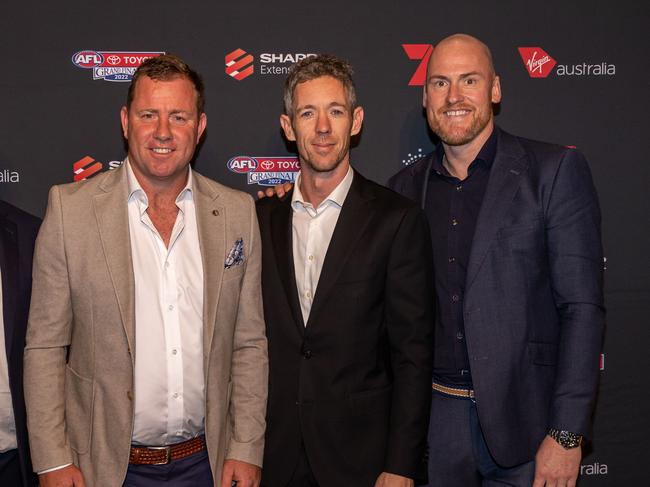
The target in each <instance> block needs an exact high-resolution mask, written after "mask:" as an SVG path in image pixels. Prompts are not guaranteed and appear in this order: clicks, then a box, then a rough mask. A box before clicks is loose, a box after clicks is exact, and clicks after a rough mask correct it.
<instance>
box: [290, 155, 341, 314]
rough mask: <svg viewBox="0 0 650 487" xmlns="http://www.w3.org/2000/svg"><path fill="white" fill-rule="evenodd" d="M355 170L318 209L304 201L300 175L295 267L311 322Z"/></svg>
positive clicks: (296, 193) (295, 209) (295, 212)
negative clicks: (330, 247)
mask: <svg viewBox="0 0 650 487" xmlns="http://www.w3.org/2000/svg"><path fill="white" fill-rule="evenodd" d="M353 177H354V171H353V170H352V168H351V167H350V168H348V172H347V174H346V175H345V177H344V178H343V180H342V181H341V182H340V183H339V184H338V185H337V186H336V188H334V191H332V192H331V193H330V195H329V196H328V197H327V198H325V199H324V200H323V201H322V202H321V204H320V205H318V208H314V206H313V205H312V204H311V203H308V202H306V201H305V200H304V198H303V196H302V193H301V192H300V181H301V178H302V174H298V178H297V180H296V184H295V186H294V190H293V195H292V197H291V208H292V209H293V219H292V225H291V226H292V232H293V268H294V271H295V273H296V286H297V288H298V297H299V299H300V309H301V311H302V319H303V322H304V324H305V326H306V325H307V321H308V319H309V313H310V311H311V305H312V303H313V301H314V294H315V293H316V287H317V286H318V280H319V279H320V273H321V271H322V270H323V261H324V260H325V254H326V253H327V248H328V247H329V244H330V240H331V239H332V234H333V233H334V228H335V227H336V222H337V221H338V219H339V215H340V214H341V208H342V207H343V202H344V201H345V198H346V197H347V195H348V192H349V191H350V186H351V185H352V178H353Z"/></svg>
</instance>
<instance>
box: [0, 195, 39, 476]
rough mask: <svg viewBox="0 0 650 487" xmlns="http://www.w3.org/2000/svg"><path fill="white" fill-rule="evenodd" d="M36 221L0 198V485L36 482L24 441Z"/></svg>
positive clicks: (36, 231) (25, 435)
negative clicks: (25, 365)
mask: <svg viewBox="0 0 650 487" xmlns="http://www.w3.org/2000/svg"><path fill="white" fill-rule="evenodd" d="M39 225H40V220H39V219H38V218H36V217H33V216H31V215H29V214H28V213H25V212H24V211H22V210H19V209H18V208H16V207H15V206H12V205H10V204H8V203H6V202H4V201H2V200H0V275H1V278H2V301H0V304H1V306H2V314H1V315H0V317H1V321H0V343H3V344H4V347H2V346H0V349H2V350H4V353H2V355H0V485H3V486H5V485H6V486H12V487H20V486H24V487H28V486H32V485H36V477H35V475H34V473H33V472H32V462H31V460H30V454H29V444H28V442H27V425H26V420H25V400H24V397H23V349H24V348H25V330H26V328H27V314H28V312H29V298H30V295H31V290H32V256H33V254H34V241H35V240H36V234H37V233H38V228H39Z"/></svg>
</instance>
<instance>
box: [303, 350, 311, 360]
mask: <svg viewBox="0 0 650 487" xmlns="http://www.w3.org/2000/svg"><path fill="white" fill-rule="evenodd" d="M302 356H303V357H305V358H306V359H307V360H309V359H310V358H311V350H305V353H303V354H302Z"/></svg>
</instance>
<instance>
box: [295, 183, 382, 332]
mask: <svg viewBox="0 0 650 487" xmlns="http://www.w3.org/2000/svg"><path fill="white" fill-rule="evenodd" d="M367 189H368V186H367V181H366V179H365V178H364V177H363V176H361V174H359V173H358V172H356V171H355V172H354V179H353V180H352V185H351V186H350V191H349V192H348V195H347V197H346V198H345V201H344V203H343V208H341V214H340V215H339V219H338V221H337V222H336V227H335V228H334V233H333V234H332V239H331V240H330V244H329V247H328V248H327V253H326V254H325V260H324V262H323V269H322V271H321V274H320V278H319V280H318V286H317V287H316V294H315V295H314V302H313V303H312V307H311V311H310V313H309V320H308V322H307V328H309V323H310V322H311V321H313V317H314V316H315V315H316V314H317V313H318V312H319V310H320V307H321V306H322V305H323V303H324V302H325V301H326V299H327V296H328V294H329V293H330V291H331V290H332V286H333V285H334V283H336V281H337V280H338V278H339V275H340V274H341V272H342V271H343V269H344V268H345V266H346V262H347V260H348V257H349V256H350V254H351V253H352V251H353V250H354V248H355V247H356V245H357V242H358V241H359V239H360V238H361V236H362V235H363V233H364V230H365V228H366V226H367V225H368V223H369V222H370V220H371V219H372V214H373V212H374V210H369V209H368V208H367V203H368V201H370V200H371V199H373V196H372V194H370V192H369V191H367Z"/></svg>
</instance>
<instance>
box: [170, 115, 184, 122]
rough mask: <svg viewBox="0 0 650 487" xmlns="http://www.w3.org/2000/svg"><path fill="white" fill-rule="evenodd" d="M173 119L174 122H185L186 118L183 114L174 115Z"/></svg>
mask: <svg viewBox="0 0 650 487" xmlns="http://www.w3.org/2000/svg"><path fill="white" fill-rule="evenodd" d="M173 120H174V122H179V123H182V122H185V120H186V118H185V117H183V116H182V115H174V117H173Z"/></svg>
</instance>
